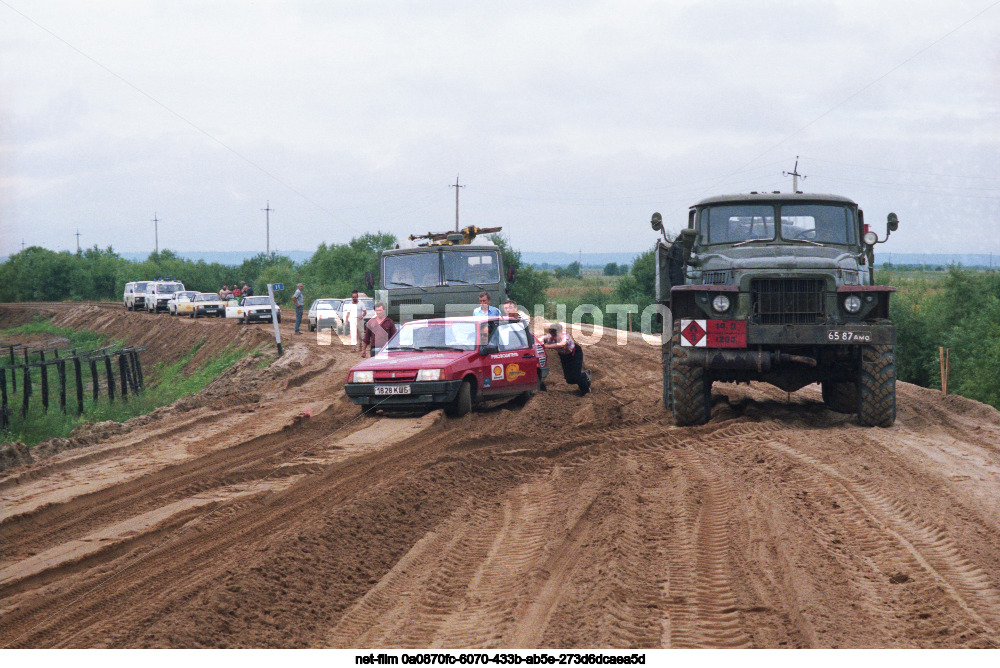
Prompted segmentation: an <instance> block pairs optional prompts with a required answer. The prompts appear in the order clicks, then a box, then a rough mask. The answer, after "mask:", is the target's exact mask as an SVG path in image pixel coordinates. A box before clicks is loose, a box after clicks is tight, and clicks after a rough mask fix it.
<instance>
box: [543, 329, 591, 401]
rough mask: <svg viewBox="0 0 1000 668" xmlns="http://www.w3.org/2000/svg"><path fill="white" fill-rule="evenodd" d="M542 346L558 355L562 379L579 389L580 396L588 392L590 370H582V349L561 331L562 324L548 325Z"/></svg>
mask: <svg viewBox="0 0 1000 668" xmlns="http://www.w3.org/2000/svg"><path fill="white" fill-rule="evenodd" d="M542 345H543V346H544V348H545V349H546V350H555V351H556V352H557V353H559V363H560V364H561V365H562V370H563V377H564V378H565V379H566V382H567V383H569V384H570V385H576V386H577V387H578V388H579V389H580V396H583V395H585V394H587V393H588V392H590V369H584V368H583V349H582V348H581V347H580V346H578V345H577V343H576V341H574V340H573V339H572V338H570V336H569V334H568V333H567V332H565V331H563V326H562V323H558V322H554V323H552V324H551V325H549V333H548V334H546V335H545V336H544V337H543V338H542Z"/></svg>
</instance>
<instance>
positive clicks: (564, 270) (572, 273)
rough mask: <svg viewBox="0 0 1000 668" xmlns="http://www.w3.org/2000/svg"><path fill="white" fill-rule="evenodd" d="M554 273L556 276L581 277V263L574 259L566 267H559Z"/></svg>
mask: <svg viewBox="0 0 1000 668" xmlns="http://www.w3.org/2000/svg"><path fill="white" fill-rule="evenodd" d="M553 274H554V275H555V277H556V278H580V263H579V262H576V261H573V262H570V263H569V264H568V265H566V266H565V267H557V268H556V270H555V271H554V272H553Z"/></svg>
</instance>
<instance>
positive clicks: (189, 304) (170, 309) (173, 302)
mask: <svg viewBox="0 0 1000 668" xmlns="http://www.w3.org/2000/svg"><path fill="white" fill-rule="evenodd" d="M197 294H198V293H197V292H195V291H194V290H184V291H181V292H175V293H174V294H173V295H172V296H171V297H170V300H169V301H168V302H167V313H169V314H170V315H191V309H192V308H194V297H195V295H197Z"/></svg>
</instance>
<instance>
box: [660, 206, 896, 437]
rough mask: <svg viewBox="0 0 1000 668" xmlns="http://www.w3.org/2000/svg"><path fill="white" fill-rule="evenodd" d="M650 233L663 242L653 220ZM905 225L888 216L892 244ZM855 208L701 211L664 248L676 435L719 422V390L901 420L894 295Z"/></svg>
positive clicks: (876, 419) (667, 357) (874, 419)
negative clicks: (778, 393)
mask: <svg viewBox="0 0 1000 668" xmlns="http://www.w3.org/2000/svg"><path fill="white" fill-rule="evenodd" d="M652 224H653V228H654V229H656V230H658V231H661V230H662V218H659V214H654V217H653V221H652ZM897 226H898V219H897V218H896V216H895V214H889V218H888V231H887V234H886V237H888V232H891V231H893V230H895V229H896V228H897ZM877 243H880V241H879V240H878V237H877V235H876V234H875V233H874V232H872V231H870V230H868V228H867V226H866V225H865V223H864V214H863V212H862V211H861V209H859V208H858V205H857V204H856V203H855V202H854V201H852V200H850V199H848V198H846V197H841V196H838V195H817V194H804V193H800V192H796V193H784V194H783V193H749V194H741V195H726V196H719V197H710V198H707V199H704V200H702V201H700V202H698V203H697V204H695V205H694V206H692V207H691V209H690V212H689V215H688V225H687V228H686V229H684V230H682V232H681V234H680V235H679V236H678V238H677V239H675V240H674V241H673V242H670V241H669V240H668V239H666V235H665V234H664V240H663V241H661V242H659V243H658V244H657V252H656V256H657V280H656V288H657V301H659V302H660V303H662V304H664V305H666V306H667V307H669V312H670V314H671V316H672V317H671V320H672V322H670V323H665V327H664V343H663V363H664V392H663V398H664V403H665V404H666V405H667V406H668V407H669V408H670V410H671V411H672V413H673V416H674V421H675V422H676V423H677V424H701V423H704V422H706V421H708V419H710V414H711V385H712V382H714V381H721V382H749V381H751V380H758V381H764V382H768V383H771V384H773V385H775V386H777V387H779V388H781V389H783V390H785V391H787V392H794V391H796V390H798V389H800V388H802V387H804V386H806V385H808V384H811V383H820V384H821V385H822V391H823V399H824V402H825V403H826V404H827V406H828V407H830V408H831V409H833V410H835V411H838V412H850V413H855V412H856V413H857V415H858V418H859V421H860V422H861V423H862V424H865V425H868V426H876V425H877V426H883V427H887V426H891V425H892V423H893V422H894V420H895V414H896V404H895V366H894V359H893V346H894V345H895V342H896V330H895V328H894V327H893V326H892V323H891V322H890V320H889V297H890V295H891V293H892V292H893V291H894V290H895V289H894V288H891V287H888V286H879V285H875V284H874V272H873V269H872V265H873V261H874V253H873V248H874V246H875V244H877Z"/></svg>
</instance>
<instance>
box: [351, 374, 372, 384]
mask: <svg viewBox="0 0 1000 668" xmlns="http://www.w3.org/2000/svg"><path fill="white" fill-rule="evenodd" d="M351 380H352V381H353V382H355V383H374V382H375V372H374V371H355V372H354V373H353V374H351Z"/></svg>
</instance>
